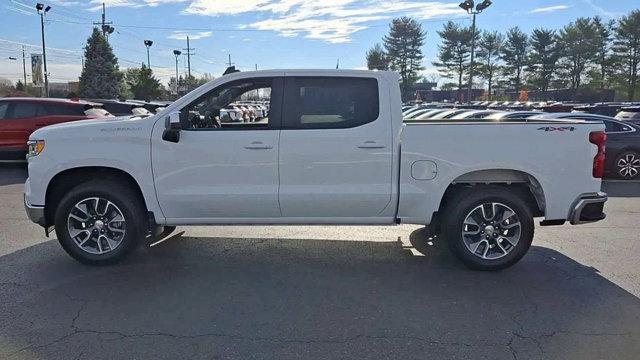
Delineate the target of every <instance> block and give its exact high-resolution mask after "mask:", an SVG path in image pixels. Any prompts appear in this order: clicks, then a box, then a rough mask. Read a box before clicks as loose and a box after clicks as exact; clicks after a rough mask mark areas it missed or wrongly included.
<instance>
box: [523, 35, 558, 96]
mask: <svg viewBox="0 0 640 360" xmlns="http://www.w3.org/2000/svg"><path fill="white" fill-rule="evenodd" d="M530 45H531V52H530V53H529V66H528V67H527V71H528V72H529V73H530V74H531V76H530V78H529V83H530V84H531V85H533V87H534V88H536V89H540V90H541V91H543V92H546V91H547V90H549V86H550V85H551V81H552V80H553V75H554V73H555V71H556V63H557V62H558V58H559V57H560V49H559V48H558V35H557V34H556V32H555V31H554V30H547V29H535V30H533V33H532V34H531V40H530Z"/></svg>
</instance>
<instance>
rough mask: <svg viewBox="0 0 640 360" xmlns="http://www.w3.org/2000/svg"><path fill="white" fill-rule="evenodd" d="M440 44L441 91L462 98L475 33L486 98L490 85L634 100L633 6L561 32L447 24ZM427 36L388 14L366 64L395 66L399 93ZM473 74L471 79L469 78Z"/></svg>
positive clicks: (638, 24)
mask: <svg viewBox="0 0 640 360" xmlns="http://www.w3.org/2000/svg"><path fill="white" fill-rule="evenodd" d="M437 33H438V36H439V37H440V40H441V43H440V45H439V46H438V56H437V59H436V61H433V62H432V64H433V65H434V66H435V67H436V68H437V69H438V73H439V74H440V76H442V77H443V78H445V79H451V80H454V82H449V83H446V84H444V85H443V86H442V88H443V89H457V90H458V94H459V95H458V96H459V99H460V100H462V99H463V93H464V92H463V91H462V90H463V89H464V88H466V87H467V86H468V85H467V84H468V76H469V70H470V67H471V61H470V58H471V46H472V45H471V44H472V40H473V37H474V36H475V42H476V49H475V51H476V54H477V57H476V59H474V69H475V73H477V74H478V78H479V79H478V80H480V81H482V82H483V84H480V83H475V84H474V86H480V85H485V86H486V89H487V94H488V98H489V99H490V98H491V96H492V94H494V92H495V91H496V90H498V89H499V90H503V91H509V92H515V93H518V92H520V91H522V90H538V91H542V92H547V91H548V90H550V89H562V88H570V89H581V88H590V89H598V90H605V89H615V90H616V91H617V92H620V93H622V94H623V95H624V96H625V97H626V98H627V99H629V100H634V99H638V98H640V89H639V87H640V86H639V85H640V84H638V68H639V67H640V10H634V11H632V12H631V13H629V14H628V15H626V16H623V17H621V18H620V19H618V20H611V21H608V22H605V21H604V20H602V19H601V18H600V17H598V16H595V17H593V18H584V17H581V18H578V19H576V20H575V21H573V22H571V23H569V24H567V25H566V26H564V27H563V28H562V29H560V30H554V29H545V28H537V29H535V30H533V31H532V32H531V34H526V33H524V32H523V31H522V30H521V29H520V28H519V27H517V26H516V27H513V28H511V29H509V30H508V31H507V32H506V33H505V34H502V33H500V32H497V31H492V32H489V31H477V32H476V33H475V34H474V33H473V30H472V28H471V27H465V26H461V25H459V24H457V23H455V22H453V21H449V22H447V23H445V24H444V25H443V27H442V29H441V30H439V31H438V32H437ZM425 39H426V34H425V32H424V31H422V28H421V26H420V23H418V22H417V21H415V20H413V19H410V18H400V19H394V20H393V21H392V22H391V24H390V31H389V35H387V36H385V37H384V39H383V45H380V44H376V45H375V46H374V47H373V48H371V49H370V50H369V51H368V52H367V66H368V68H369V69H378V70H388V69H391V70H395V71H398V72H400V74H401V77H402V88H403V90H404V91H405V92H406V91H407V90H408V89H410V88H411V86H412V85H414V84H415V82H416V81H418V80H419V79H420V71H421V70H423V69H424V67H423V66H422V62H423V60H424V56H423V54H422V52H421V50H420V48H421V47H422V45H423V42H424V40H425ZM475 79H476V78H474V80H475Z"/></svg>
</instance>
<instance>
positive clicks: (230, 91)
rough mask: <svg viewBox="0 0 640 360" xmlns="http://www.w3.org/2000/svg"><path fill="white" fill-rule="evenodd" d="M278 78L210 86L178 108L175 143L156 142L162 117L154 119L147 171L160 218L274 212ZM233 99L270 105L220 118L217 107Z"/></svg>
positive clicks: (232, 217)
mask: <svg viewBox="0 0 640 360" xmlns="http://www.w3.org/2000/svg"><path fill="white" fill-rule="evenodd" d="M282 83H283V79H282V77H275V78H274V77H258V78H249V79H242V80H235V81H232V82H227V83H224V84H222V85H219V86H217V87H215V88H213V89H212V90H211V91H209V92H208V93H206V94H205V95H203V96H201V97H200V98H198V99H196V100H194V101H192V102H191V103H189V104H188V105H186V106H184V107H183V108H182V109H181V110H180V114H181V123H182V130H181V132H180V140H179V142H177V143H175V142H169V141H165V140H163V139H162V132H163V130H164V127H165V125H164V121H158V122H157V123H156V125H155V128H154V131H153V136H152V162H153V173H154V181H155V186H156V191H157V197H158V201H159V203H160V207H161V209H162V212H163V214H164V216H165V217H166V218H167V219H168V221H170V222H174V223H178V224H179V223H192V224H198V223H213V222H221V221H226V220H228V221H229V222H243V221H249V220H246V219H250V218H275V217H280V208H279V206H278V138H279V132H280V112H279V111H280V107H281V104H282V87H283V84H282ZM238 101H255V102H263V101H264V102H267V103H269V102H270V111H269V112H268V114H267V116H264V117H255V116H254V117H251V116H247V117H246V118H239V119H231V118H230V117H228V116H225V114H226V112H225V111H224V109H226V108H228V107H229V106H233V104H234V103H236V102H238ZM248 115H249V114H248ZM163 120H164V119H163ZM243 219H245V220H243Z"/></svg>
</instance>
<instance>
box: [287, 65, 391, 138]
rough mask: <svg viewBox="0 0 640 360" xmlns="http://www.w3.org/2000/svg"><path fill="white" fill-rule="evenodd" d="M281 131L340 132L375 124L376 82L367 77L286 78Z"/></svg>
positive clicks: (376, 115) (377, 106)
mask: <svg viewBox="0 0 640 360" xmlns="http://www.w3.org/2000/svg"><path fill="white" fill-rule="evenodd" d="M285 96H286V98H285V110H284V113H285V122H284V126H283V128H284V129H341V128H352V127H357V126H361V125H364V124H368V123H370V122H373V121H375V120H376V119H377V118H378V115H379V96H378V81H377V80H376V79H371V78H348V77H334V78H322V77H288V78H287V79H286V95H285Z"/></svg>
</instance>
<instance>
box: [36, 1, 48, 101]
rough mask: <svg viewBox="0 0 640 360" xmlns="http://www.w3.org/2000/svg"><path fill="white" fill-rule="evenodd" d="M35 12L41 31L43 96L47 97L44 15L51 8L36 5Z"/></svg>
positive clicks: (39, 4)
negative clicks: (38, 18)
mask: <svg viewBox="0 0 640 360" xmlns="http://www.w3.org/2000/svg"><path fill="white" fill-rule="evenodd" d="M36 10H37V11H38V14H40V29H41V31H42V61H43V62H44V96H45V97H49V74H48V73H47V48H46V46H45V43H44V15H45V14H46V13H48V12H49V10H51V6H46V7H45V6H44V4H41V3H37V4H36Z"/></svg>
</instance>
